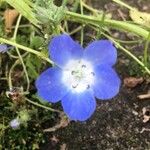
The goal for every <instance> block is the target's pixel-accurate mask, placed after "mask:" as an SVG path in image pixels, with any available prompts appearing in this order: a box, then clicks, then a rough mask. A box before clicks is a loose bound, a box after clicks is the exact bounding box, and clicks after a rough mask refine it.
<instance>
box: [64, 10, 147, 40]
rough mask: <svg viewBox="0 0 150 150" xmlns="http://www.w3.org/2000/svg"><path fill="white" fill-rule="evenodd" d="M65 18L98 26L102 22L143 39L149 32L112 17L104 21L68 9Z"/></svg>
mask: <svg viewBox="0 0 150 150" xmlns="http://www.w3.org/2000/svg"><path fill="white" fill-rule="evenodd" d="M66 20H69V21H74V22H80V23H83V24H90V25H94V26H96V27H99V26H100V25H102V24H103V25H104V26H106V27H112V28H115V29H120V30H123V31H128V32H133V33H134V34H136V35H139V36H142V37H143V38H145V39H147V37H148V34H149V32H148V31H147V30H145V29H143V28H141V27H140V26H138V25H135V24H131V23H128V22H123V21H117V20H112V19H105V21H103V20H102V19H101V18H98V17H93V16H88V15H81V14H78V13H74V12H70V11H67V12H66Z"/></svg>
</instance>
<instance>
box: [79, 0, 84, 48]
mask: <svg viewBox="0 0 150 150" xmlns="http://www.w3.org/2000/svg"><path fill="white" fill-rule="evenodd" d="M80 10H81V14H82V15H83V5H82V0H80ZM83 37H84V28H83V25H82V28H81V38H80V41H81V42H80V43H81V46H82V45H83Z"/></svg>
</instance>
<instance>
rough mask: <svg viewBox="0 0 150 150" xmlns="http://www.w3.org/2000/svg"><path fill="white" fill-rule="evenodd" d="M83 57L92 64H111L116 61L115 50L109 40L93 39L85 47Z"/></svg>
mask: <svg viewBox="0 0 150 150" xmlns="http://www.w3.org/2000/svg"><path fill="white" fill-rule="evenodd" d="M83 57H84V58H85V59H86V60H88V61H91V62H92V63H93V64H94V65H99V64H108V65H111V66H112V65H114V64H115V62H116V59H117V51H116V48H115V47H114V46H113V44H112V43H111V41H109V40H100V41H94V42H92V43H91V44H90V45H88V46H87V47H86V48H85V52H84V56H83Z"/></svg>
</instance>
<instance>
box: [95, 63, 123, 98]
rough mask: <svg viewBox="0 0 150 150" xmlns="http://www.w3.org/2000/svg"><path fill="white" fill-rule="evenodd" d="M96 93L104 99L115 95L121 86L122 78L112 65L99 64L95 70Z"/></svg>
mask: <svg viewBox="0 0 150 150" xmlns="http://www.w3.org/2000/svg"><path fill="white" fill-rule="evenodd" d="M94 73H95V84H93V90H94V95H95V96H96V97H97V98H99V99H102V100H105V99H110V98H112V97H114V96H115V95H116V94H117V93H118V92H119V88H120V79H119V77H118V75H117V73H116V72H115V71H114V70H113V68H111V67H110V66H107V65H104V66H97V67H96V69H95V71H94Z"/></svg>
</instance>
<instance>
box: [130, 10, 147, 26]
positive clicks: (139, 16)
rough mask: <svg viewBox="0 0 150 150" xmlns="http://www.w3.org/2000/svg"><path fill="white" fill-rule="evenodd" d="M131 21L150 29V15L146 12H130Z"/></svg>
mask: <svg viewBox="0 0 150 150" xmlns="http://www.w3.org/2000/svg"><path fill="white" fill-rule="evenodd" d="M130 17H131V19H132V20H133V21H134V22H135V23H138V24H141V25H144V26H146V27H149V28H150V14H149V13H146V12H140V11H138V10H137V9H133V10H130Z"/></svg>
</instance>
